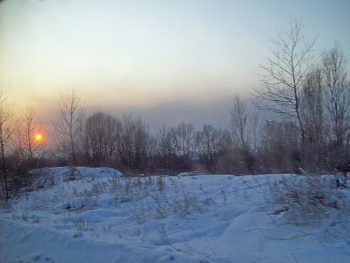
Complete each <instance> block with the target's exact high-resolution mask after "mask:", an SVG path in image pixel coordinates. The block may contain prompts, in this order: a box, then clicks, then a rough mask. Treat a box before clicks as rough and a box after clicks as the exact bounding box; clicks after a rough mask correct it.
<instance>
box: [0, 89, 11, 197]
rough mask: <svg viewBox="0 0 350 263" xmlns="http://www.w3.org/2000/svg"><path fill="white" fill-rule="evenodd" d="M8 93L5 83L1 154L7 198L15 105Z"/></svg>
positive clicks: (0, 104) (0, 98)
mask: <svg viewBox="0 0 350 263" xmlns="http://www.w3.org/2000/svg"><path fill="white" fill-rule="evenodd" d="M7 100H8V94H7V90H6V89H4V87H3V83H1V87H0V154H1V173H2V181H3V191H4V195H5V200H6V202H7V200H8V199H9V197H10V195H9V186H8V165H7V160H6V149H7V147H8V143H9V139H10V135H11V132H12V125H11V124H12V123H11V120H12V116H13V105H11V104H8V103H7Z"/></svg>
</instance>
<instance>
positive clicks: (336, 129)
mask: <svg viewBox="0 0 350 263" xmlns="http://www.w3.org/2000/svg"><path fill="white" fill-rule="evenodd" d="M346 66H347V59H346V58H345V54H344V51H343V49H342V48H341V46H340V44H339V42H337V41H336V42H335V45H334V47H333V48H331V49H330V50H326V51H324V52H323V53H322V75H323V84H324V90H325V103H326V107H327V110H328V112H329V114H330V117H331V124H332V130H333V135H334V139H335V141H336V143H337V145H342V144H343V143H344V139H345V137H346V136H345V135H346V132H347V131H348V130H349V127H347V126H346V119H347V117H348V115H349V107H350V86H349V83H347V82H346V75H347V72H346Z"/></svg>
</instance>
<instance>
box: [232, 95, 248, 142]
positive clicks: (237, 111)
mask: <svg viewBox="0 0 350 263" xmlns="http://www.w3.org/2000/svg"><path fill="white" fill-rule="evenodd" d="M230 114H231V123H230V126H231V130H232V134H233V136H234V138H235V139H236V141H237V142H238V145H239V147H240V148H242V149H245V148H247V147H248V132H247V129H248V126H247V121H248V113H247V111H246V106H245V104H244V101H243V100H242V98H241V95H240V94H239V93H236V94H235V96H234V98H233V105H232V108H231V111H230Z"/></svg>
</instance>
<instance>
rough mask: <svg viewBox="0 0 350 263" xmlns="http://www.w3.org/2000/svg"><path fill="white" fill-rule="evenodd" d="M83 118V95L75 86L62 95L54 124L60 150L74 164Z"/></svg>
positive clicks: (75, 162)
mask: <svg viewBox="0 0 350 263" xmlns="http://www.w3.org/2000/svg"><path fill="white" fill-rule="evenodd" d="M83 119H84V105H83V102H82V101H81V95H80V94H79V93H78V92H77V91H76V90H75V88H73V89H72V91H71V92H70V93H69V92H68V93H67V94H64V95H61V96H60V98H59V100H58V112H57V118H56V121H54V122H53V126H54V128H55V138H56V140H57V143H58V145H59V147H60V150H62V152H63V153H65V154H66V155H68V157H69V160H70V161H71V163H72V164H73V165H74V166H75V165H76V164H77V145H78V140H79V139H80V138H81V131H82V124H83Z"/></svg>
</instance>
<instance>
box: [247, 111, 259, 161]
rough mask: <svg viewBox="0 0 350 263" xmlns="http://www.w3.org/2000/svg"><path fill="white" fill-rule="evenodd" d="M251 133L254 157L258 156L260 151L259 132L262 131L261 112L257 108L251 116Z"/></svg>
mask: <svg viewBox="0 0 350 263" xmlns="http://www.w3.org/2000/svg"><path fill="white" fill-rule="evenodd" d="M249 124H250V125H249V131H250V134H251V138H252V149H253V155H254V156H256V155H257V151H258V142H259V131H260V112H259V110H258V109H257V108H256V107H255V108H254V111H253V112H252V114H251V115H250V118H249Z"/></svg>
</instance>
